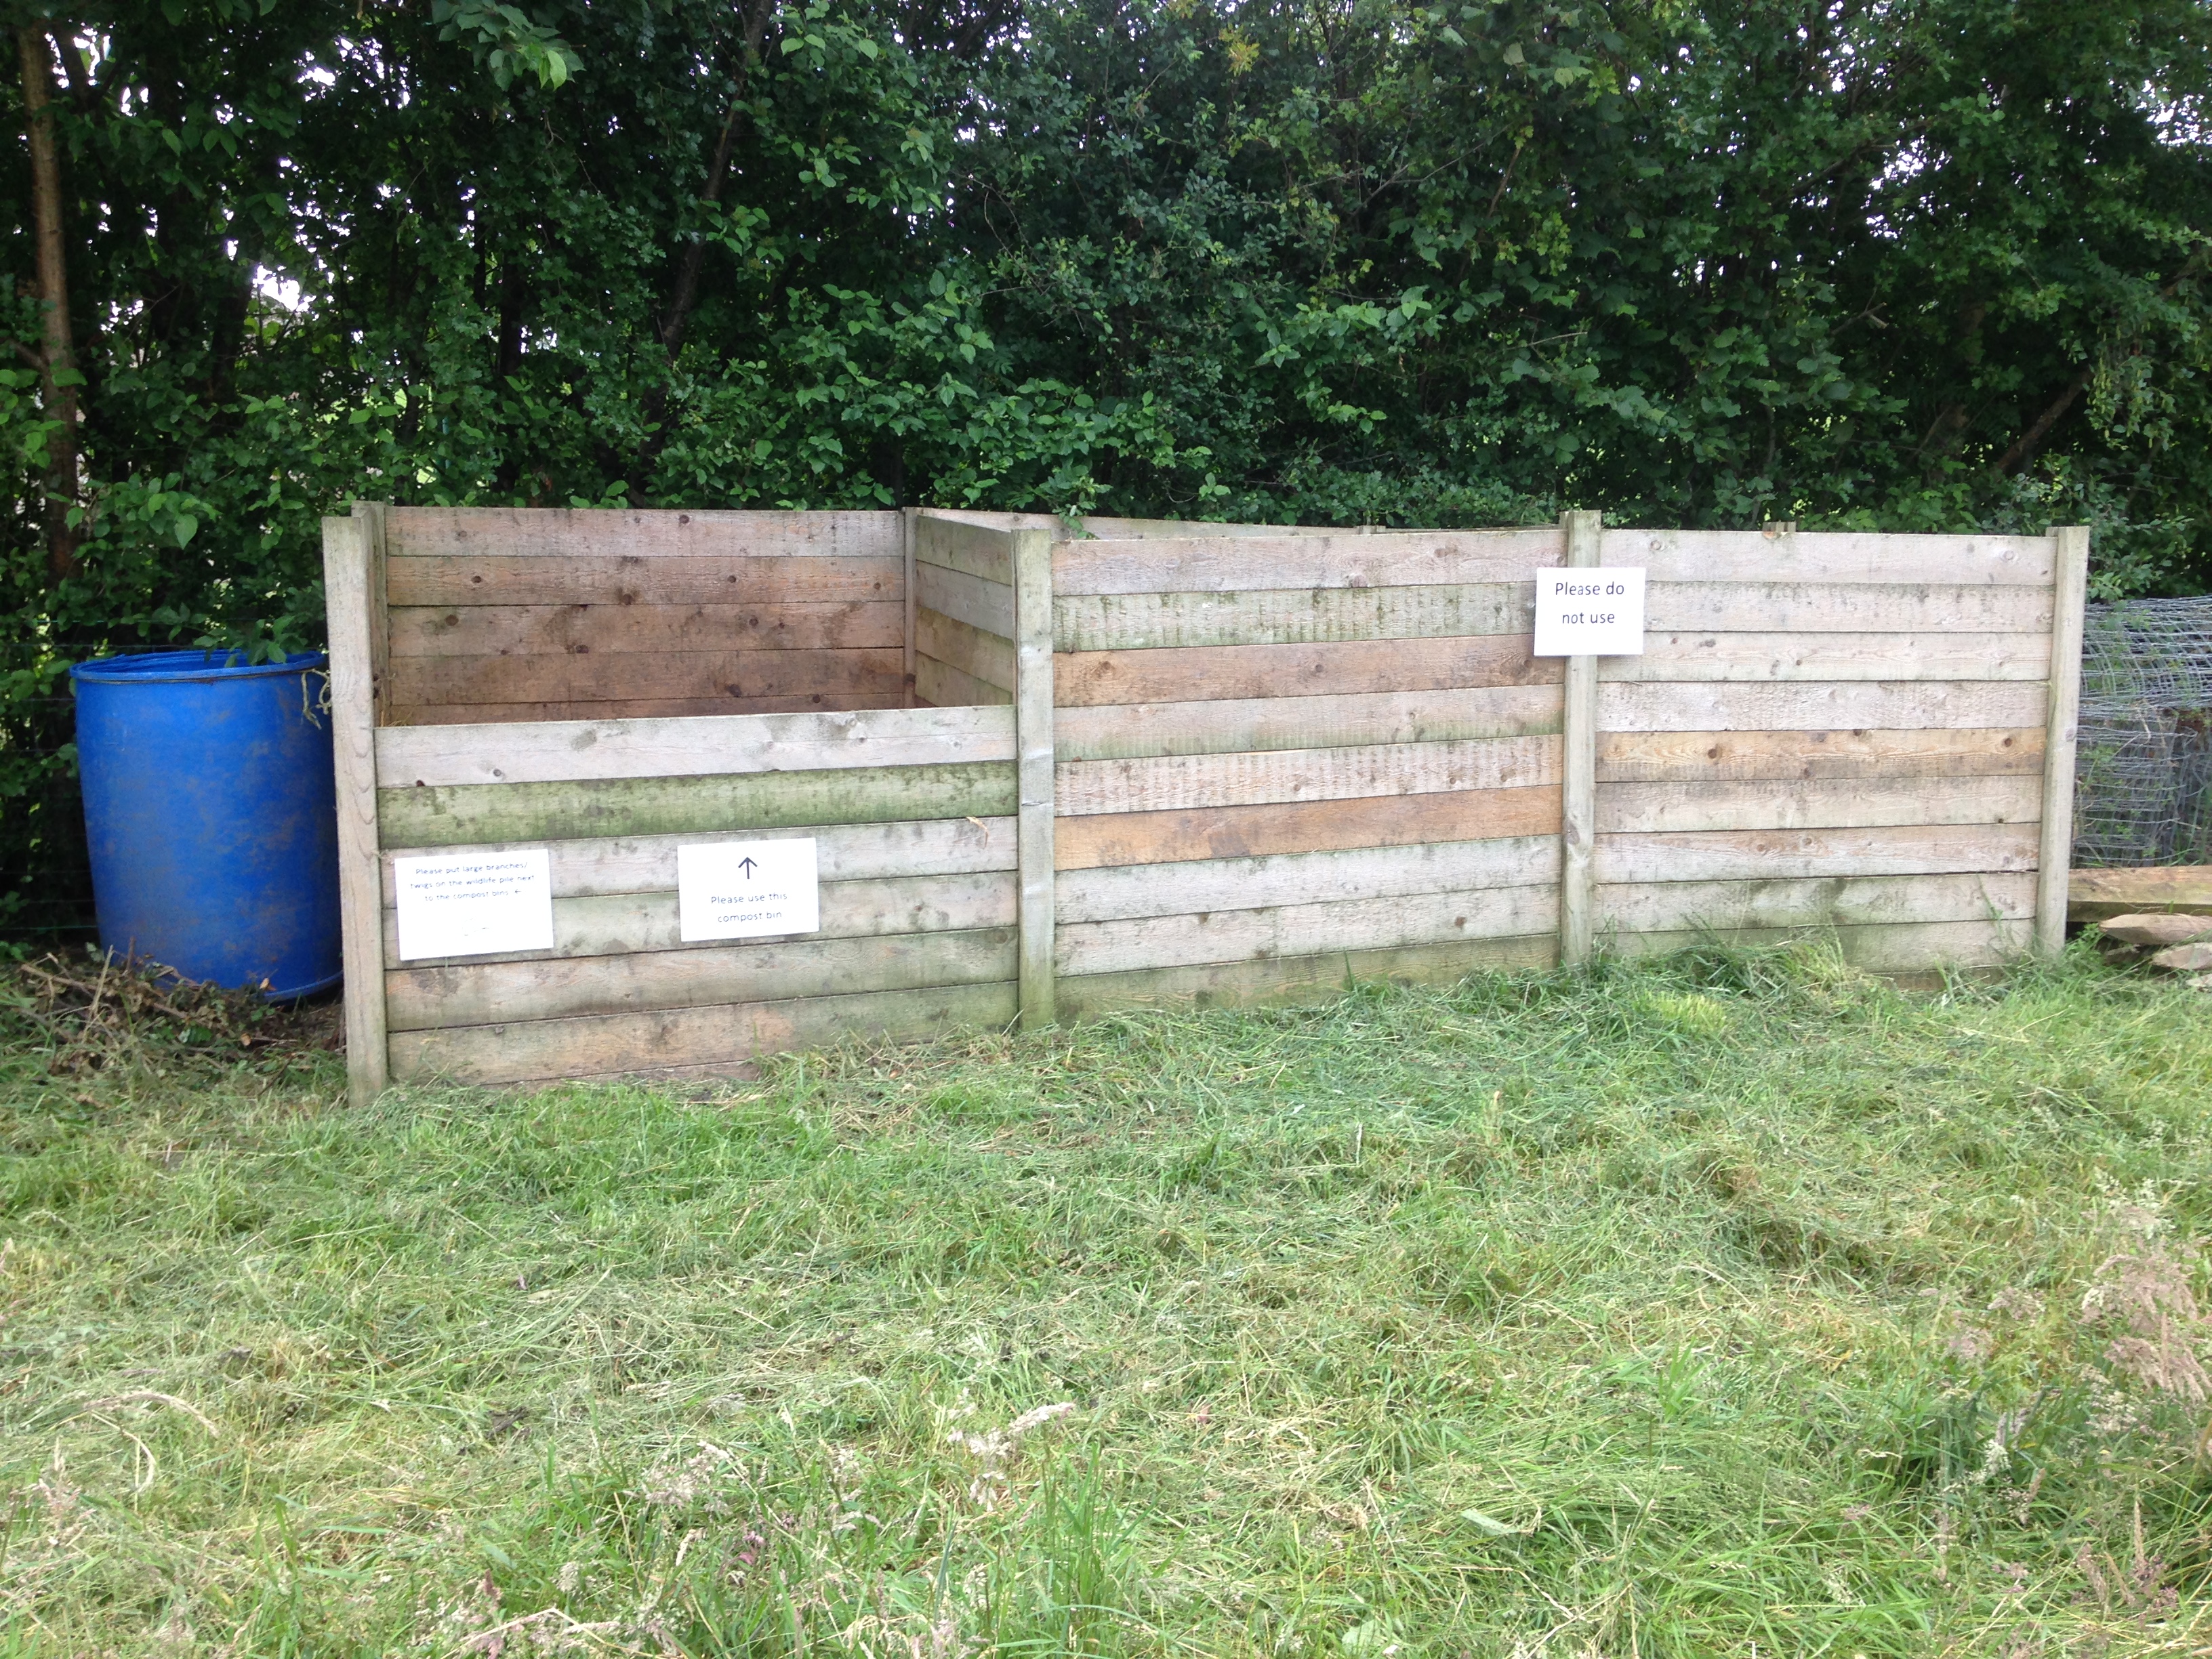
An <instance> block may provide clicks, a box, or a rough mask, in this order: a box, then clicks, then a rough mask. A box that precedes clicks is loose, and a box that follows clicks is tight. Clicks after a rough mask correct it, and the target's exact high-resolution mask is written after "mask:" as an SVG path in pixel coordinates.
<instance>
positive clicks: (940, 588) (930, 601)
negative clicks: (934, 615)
mask: <svg viewBox="0 0 2212 1659" xmlns="http://www.w3.org/2000/svg"><path fill="white" fill-rule="evenodd" d="M914 596H915V604H916V605H926V606H927V607H928V608H929V609H930V610H932V611H943V612H944V613H945V615H946V616H948V617H951V618H952V619H953V620H954V621H956V622H963V623H967V624H968V625H969V627H970V628H976V629H981V630H982V631H983V632H984V633H986V634H996V635H999V636H1000V638H1001V639H1009V640H1010V639H1012V637H1013V636H1014V590H1013V589H1012V588H1011V587H1009V586H1006V584H1005V583H1004V582H992V581H985V580H982V578H981V577H980V576H970V575H969V574H967V573H966V572H964V571H959V570H947V569H945V568H944V567H942V566H941V565H934V564H918V565H916V566H915V568H914Z"/></svg>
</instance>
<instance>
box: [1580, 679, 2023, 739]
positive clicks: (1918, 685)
mask: <svg viewBox="0 0 2212 1659" xmlns="http://www.w3.org/2000/svg"><path fill="white" fill-rule="evenodd" d="M1597 696H1598V704H1597V709H1598V729H1599V730H1600V731H1601V732H1763V731H1792V732H1822V731H1826V732H1832V731H1838V730H1841V731H1847V732H1848V731H1919V730H1923V729H1926V728H1929V727H1936V726H1982V727H1990V726H1996V727H2004V728H2012V727H2018V726H2041V725H2042V724H2043V701H2044V697H2045V687H2043V686H2040V685H2037V684H2030V683H2027V682H2015V681H2002V680H1984V681H1976V682H1966V683H1963V684H1961V683H1955V682H1946V681H1941V680H1923V681H1918V682H1912V681H1907V682H1904V683H1901V684H1899V683H1883V682H1881V681H1875V680H1857V681H1837V680H1820V681H1813V682H1809V683H1807V684H1797V685H1680V684H1677V685H1601V686H1600V687H1598V693H1597Z"/></svg>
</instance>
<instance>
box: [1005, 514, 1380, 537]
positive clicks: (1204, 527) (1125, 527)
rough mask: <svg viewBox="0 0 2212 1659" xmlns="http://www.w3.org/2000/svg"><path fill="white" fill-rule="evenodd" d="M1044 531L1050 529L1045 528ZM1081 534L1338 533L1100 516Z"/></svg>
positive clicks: (1087, 516)
mask: <svg viewBox="0 0 2212 1659" xmlns="http://www.w3.org/2000/svg"><path fill="white" fill-rule="evenodd" d="M1042 527H1044V528H1051V527H1052V526H1050V525H1049V524H1048V525H1046V526H1042ZM1083 531H1084V534H1085V535H1087V536H1095V537H1096V538H1098V539H1099V540H1100V541H1103V542H1114V541H1130V540H1133V539H1143V538H1158V537H1176V538H1182V540H1185V541H1188V540H1189V539H1191V538H1193V537H1197V536H1238V537H1249V536H1273V537H1277V538H1280V537H1284V536H1340V535H1342V534H1343V533H1344V532H1342V531H1340V530H1325V529H1317V528H1316V529H1307V528H1302V527H1301V526H1297V525H1281V524H1216V523H1214V522H1213V521H1212V520H1208V519H1115V518H1109V517H1108V516H1106V515H1105V514H1104V513H1087V514H1085V517H1084V520H1083Z"/></svg>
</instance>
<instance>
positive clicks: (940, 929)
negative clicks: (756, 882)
mask: <svg viewBox="0 0 2212 1659" xmlns="http://www.w3.org/2000/svg"><path fill="white" fill-rule="evenodd" d="M821 899H822V915H821V921H822V925H821V926H820V927H817V928H816V929H815V930H814V933H812V934H811V935H810V937H813V938H820V939H880V938H884V937H886V936H889V935H893V934H898V933H957V932H959V931H961V930H963V929H966V928H973V927H1012V925H1013V922H1014V883H1013V879H1012V877H1010V876H1009V875H1008V874H1007V872H1005V871H1003V870H987V871H981V872H975V873H973V874H969V875H959V876H886V877H883V878H879V879H876V880H872V881H825V882H823V884H822V889H821ZM395 928H396V922H395V921H394V918H393V917H392V914H391V912H389V911H387V912H386V914H385V937H386V940H387V941H388V942H387V943H386V946H385V951H384V963H383V965H384V966H385V967H386V968H387V969H398V968H428V967H441V966H466V965H468V964H471V963H487V962H544V961H550V960H552V959H554V958H556V957H607V956H622V955H625V954H628V953H630V952H633V951H703V950H720V949H721V948H722V945H720V944H716V943H714V942H712V941H706V942H701V943H695V944H687V943H686V942H685V941H684V937H683V931H682V927H681V925H680V923H679V921H678V914H677V896H676V893H675V892H674V890H665V891H661V892H645V893H641V892H630V893H606V894H598V895H594V896H590V897H586V898H558V899H555V900H554V901H553V947H552V949H550V950H548V951H498V952H489V951H488V952H485V953H484V954H483V955H480V956H470V957H422V958H419V959H417V960H416V961H414V962H402V961H401V960H400V958H399V947H398V942H397V933H396V931H395ZM718 1000H720V1001H723V1002H727V1001H729V1000H731V999H730V998H728V997H722V998H720V999H718Z"/></svg>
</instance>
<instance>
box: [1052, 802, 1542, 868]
mask: <svg viewBox="0 0 2212 1659" xmlns="http://www.w3.org/2000/svg"><path fill="white" fill-rule="evenodd" d="M1558 834H1559V790H1558V789H1557V788H1555V787H1547V786H1543V785H1539V786H1536V787H1533V788H1527V789H1488V790H1483V791H1480V792H1479V793H1474V794H1437V795H1378V796H1374V797H1370V798H1368V799H1359V800H1323V801H1300V802H1291V803H1278V802H1270V803H1268V804H1267V805H1264V806H1227V807H1212V808H1207V809H1202V810H1199V811H1175V812H1115V813H1109V814H1104V815H1102V816H1100V817H1080V818H1062V819H1061V820H1060V824H1059V826H1058V829H1057V830H1056V831H1055V836H1056V839H1055V841H1054V854H1055V856H1056V857H1057V858H1058V860H1059V863H1060V869H1061V871H1062V872H1066V871H1069V870H1091V869H1096V868H1097V867H1099V866H1104V865H1116V864H1172V863H1179V862H1182V861H1184V860H1191V859H1214V858H1244V857H1257V856H1261V855H1264V854H1273V853H1304V852H1318V851H1323V850H1326V849H1328V848H1340V847H1408V846H1413V845H1415V844H1418V843H1419V842H1448V841H1471V840H1476V839H1480V838H1486V837H1490V836H1556V835H1558Z"/></svg>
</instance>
